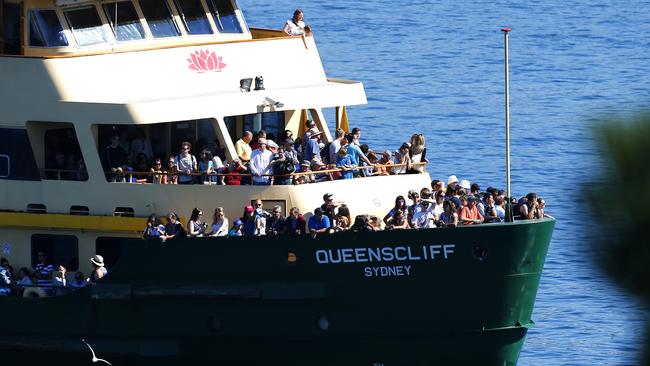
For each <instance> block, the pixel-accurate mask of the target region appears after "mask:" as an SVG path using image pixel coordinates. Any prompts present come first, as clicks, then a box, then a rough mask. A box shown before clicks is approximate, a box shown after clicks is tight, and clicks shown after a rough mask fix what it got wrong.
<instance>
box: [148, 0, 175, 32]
mask: <svg viewBox="0 0 650 366" xmlns="http://www.w3.org/2000/svg"><path fill="white" fill-rule="evenodd" d="M140 8H141V9H142V13H143V14H144V17H145V19H147V23H148V24H149V29H151V34H153V37H154V38H165V37H178V36H180V35H181V32H180V31H179V30H178V27H176V23H174V19H173V18H172V12H171V11H170V10H169V7H168V6H167V2H166V1H160V0H140Z"/></svg>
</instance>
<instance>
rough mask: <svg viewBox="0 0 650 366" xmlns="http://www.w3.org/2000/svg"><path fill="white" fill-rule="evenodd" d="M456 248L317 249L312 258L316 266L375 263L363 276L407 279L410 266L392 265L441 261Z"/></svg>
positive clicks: (364, 269)
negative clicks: (314, 256)
mask: <svg viewBox="0 0 650 366" xmlns="http://www.w3.org/2000/svg"><path fill="white" fill-rule="evenodd" d="M455 247H456V245H455V244H442V245H422V246H415V247H412V246H391V247H380V248H342V249H319V250H317V251H316V253H315V255H316V263H318V264H348V263H373V264H376V265H372V264H371V265H367V266H365V267H363V275H364V276H365V277H408V276H410V275H411V273H412V272H413V271H412V270H413V266H412V265H401V264H393V263H394V262H434V261H436V262H437V261H444V260H447V259H449V258H450V257H451V255H452V254H454V248H455ZM384 263H386V264H388V263H391V265H382V264H384Z"/></svg>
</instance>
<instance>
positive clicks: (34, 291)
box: [23, 287, 47, 298]
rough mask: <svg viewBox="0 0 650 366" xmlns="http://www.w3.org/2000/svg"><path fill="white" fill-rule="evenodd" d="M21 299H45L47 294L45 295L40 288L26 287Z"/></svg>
mask: <svg viewBox="0 0 650 366" xmlns="http://www.w3.org/2000/svg"><path fill="white" fill-rule="evenodd" d="M23 297H32V298H39V297H47V294H46V293H45V290H43V289H42V288H40V287H28V288H26V289H25V291H24V292H23Z"/></svg>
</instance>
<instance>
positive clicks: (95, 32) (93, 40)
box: [65, 6, 108, 46]
mask: <svg viewBox="0 0 650 366" xmlns="http://www.w3.org/2000/svg"><path fill="white" fill-rule="evenodd" d="M65 17H66V18H67V19H68V24H69V25H70V28H71V29H72V34H73V35H74V38H75V39H76V40H77V44H78V45H79V46H90V45H94V44H100V43H106V42H108V36H107V34H106V32H104V28H103V26H102V21H101V19H100V18H99V14H97V9H95V7H94V6H85V7H83V8H74V9H68V10H65Z"/></svg>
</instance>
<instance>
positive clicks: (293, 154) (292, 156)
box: [283, 139, 300, 170]
mask: <svg viewBox="0 0 650 366" xmlns="http://www.w3.org/2000/svg"><path fill="white" fill-rule="evenodd" d="M295 143H296V142H295V141H294V140H292V139H287V140H284V143H283V146H284V156H285V157H286V158H287V159H288V160H291V162H292V163H293V165H294V166H295V168H296V169H295V170H300V160H299V159H298V151H296V148H295Z"/></svg>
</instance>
